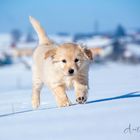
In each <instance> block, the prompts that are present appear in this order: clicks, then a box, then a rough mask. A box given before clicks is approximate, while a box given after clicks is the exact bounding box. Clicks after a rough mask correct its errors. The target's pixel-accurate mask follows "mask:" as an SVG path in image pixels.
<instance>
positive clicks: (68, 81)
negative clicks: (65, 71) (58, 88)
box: [64, 77, 74, 89]
mask: <svg viewBox="0 0 140 140" xmlns="http://www.w3.org/2000/svg"><path fill="white" fill-rule="evenodd" d="M73 82H74V79H73V78H71V77H66V78H64V84H65V87H66V88H67V89H70V88H73Z"/></svg>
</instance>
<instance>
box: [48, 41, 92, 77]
mask: <svg viewBox="0 0 140 140" xmlns="http://www.w3.org/2000/svg"><path fill="white" fill-rule="evenodd" d="M48 57H51V58H52V62H53V63H54V65H56V66H57V68H58V69H60V70H61V71H62V72H63V74H64V75H65V76H74V75H76V74H77V72H78V71H79V70H80V69H82V68H83V66H84V65H86V64H88V62H89V61H90V60H92V58H93V55H92V51H91V50H90V49H87V48H83V47H81V46H79V45H77V44H72V43H65V44H63V45H60V46H59V47H57V48H54V49H52V50H50V51H47V52H46V54H45V58H46V59H47V58H48Z"/></svg>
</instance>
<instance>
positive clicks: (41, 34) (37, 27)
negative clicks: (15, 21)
mask: <svg viewBox="0 0 140 140" xmlns="http://www.w3.org/2000/svg"><path fill="white" fill-rule="evenodd" d="M29 19H30V22H31V24H32V26H33V27H34V29H35V31H36V32H37V35H38V38H39V45H43V44H47V45H49V44H52V41H51V40H50V39H49V38H48V36H47V35H46V33H45V30H44V29H43V28H42V27H41V25H40V23H39V22H38V21H37V20H36V19H35V18H33V17H31V16H29Z"/></svg>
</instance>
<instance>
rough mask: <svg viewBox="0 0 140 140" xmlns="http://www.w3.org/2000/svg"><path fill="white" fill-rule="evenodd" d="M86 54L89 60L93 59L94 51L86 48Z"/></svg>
mask: <svg viewBox="0 0 140 140" xmlns="http://www.w3.org/2000/svg"><path fill="white" fill-rule="evenodd" d="M84 54H85V55H86V57H87V58H88V59H89V60H92V59H93V55H92V51H91V50H90V49H87V48H84Z"/></svg>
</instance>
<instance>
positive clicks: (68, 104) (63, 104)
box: [58, 100, 71, 107]
mask: <svg viewBox="0 0 140 140" xmlns="http://www.w3.org/2000/svg"><path fill="white" fill-rule="evenodd" d="M70 105H71V102H70V101H69V100H68V101H59V102H58V107H67V106H70Z"/></svg>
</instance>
